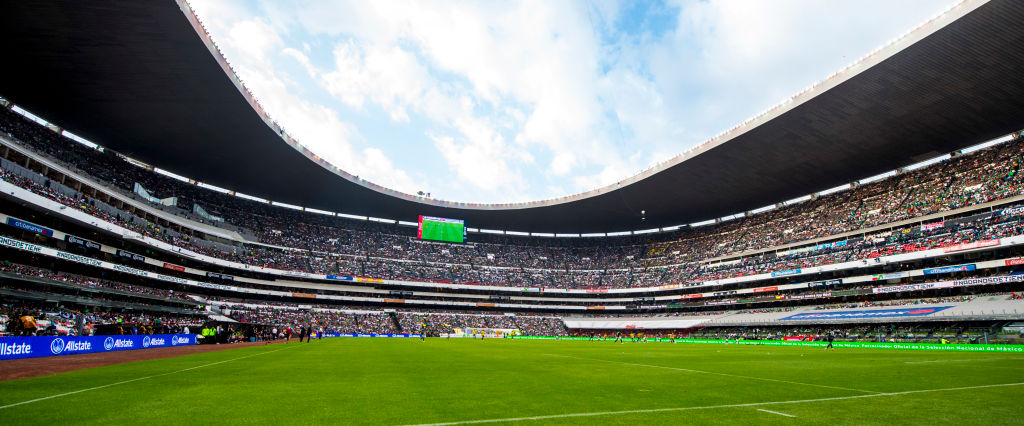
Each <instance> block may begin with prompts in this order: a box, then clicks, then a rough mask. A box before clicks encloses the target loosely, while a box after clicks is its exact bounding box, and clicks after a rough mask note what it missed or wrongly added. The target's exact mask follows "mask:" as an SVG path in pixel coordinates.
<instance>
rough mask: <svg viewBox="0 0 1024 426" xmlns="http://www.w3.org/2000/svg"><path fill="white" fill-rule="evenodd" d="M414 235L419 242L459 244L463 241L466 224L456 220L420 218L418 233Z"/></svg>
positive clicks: (430, 217)
mask: <svg viewBox="0 0 1024 426" xmlns="http://www.w3.org/2000/svg"><path fill="white" fill-rule="evenodd" d="M416 235H417V236H418V237H419V238H420V239H421V240H434V241H447V242H450V243H461V242H463V241H464V240H465V236H466V223H465V222H463V221H461V220H458V219H445V218H443V217H432V216H420V224H419V231H418V232H417V233H416Z"/></svg>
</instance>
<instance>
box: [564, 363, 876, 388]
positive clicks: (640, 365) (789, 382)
mask: <svg viewBox="0 0 1024 426" xmlns="http://www.w3.org/2000/svg"><path fill="white" fill-rule="evenodd" d="M545 355H550V356H558V357H564V358H576V359H583V360H588V361H599V362H608V363H612V364H622V365H632V366H634V367H647V368H660V369H663V370H673V371H685V372H688V373H699V374H712V375H716V376H725V377H736V378H740V379H749V380H762V381H766V382H777V383H787V384H791V385H801V386H814V387H819V388H827V389H839V390H845V391H854V392H860V393H880V392H875V391H869V390H864V389H853V388H844V387H842V386H829V385H819V384H814V383H804V382H794V381H791V380H782V379H770V378H767V377H754V376H743V375H739V374H729V373H717V372H714V371H704V370H693V369H689V368H678V367H665V366H663V365H651V364H636V363H632V362H622V361H612V360H607V359H597V358H583V357H578V356H569V355H552V354H545Z"/></svg>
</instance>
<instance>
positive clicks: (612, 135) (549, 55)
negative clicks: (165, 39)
mask: <svg viewBox="0 0 1024 426" xmlns="http://www.w3.org/2000/svg"><path fill="white" fill-rule="evenodd" d="M194 1H195V2H196V3H198V4H196V5H194V6H196V9H197V10H199V11H200V12H201V14H202V15H204V17H205V18H207V19H205V21H206V22H208V24H209V23H210V21H213V25H212V27H213V29H214V30H215V31H214V36H215V40H221V39H222V38H221V37H223V40H224V43H225V47H226V50H227V51H228V57H229V58H230V59H231V60H232V61H238V62H239V63H240V64H243V65H245V66H246V67H245V69H246V72H245V73H243V74H244V75H243V78H244V79H245V80H246V82H247V83H251V84H249V86H250V88H251V89H253V91H254V93H256V94H257V95H258V96H259V97H260V98H261V99H262V100H263V101H264V104H265V106H266V107H267V110H268V111H270V112H271V113H272V114H273V115H274V117H276V118H278V119H279V121H281V122H282V124H284V125H285V126H286V128H288V130H289V132H291V133H292V134H293V135H296V136H300V135H301V137H299V139H300V140H302V141H303V143H304V144H306V145H308V146H310V147H311V148H313V149H314V150H315V151H316V152H318V153H320V155H322V156H323V157H324V158H327V159H330V160H331V161H332V162H335V164H336V165H338V166H339V167H341V168H343V169H345V170H348V171H350V172H352V173H354V174H358V175H360V176H361V177H365V178H367V179H369V180H371V181H374V182H376V183H380V184H383V185H386V186H392V187H396V188H399V189H401V188H413V187H414V186H415V188H416V189H417V190H418V189H426V190H429V191H430V192H431V193H432V194H434V195H435V196H439V197H442V198H445V199H453V200H459V201H488V202H505V201H508V200H510V199H520V200H521V199H538V198H549V197H556V196H561V195H565V193H564V192H563V191H565V192H570V193H576V192H581V191H583V190H588V189H593V188H595V187H597V186H602V185H607V184H612V183H615V182H617V181H619V180H621V179H623V178H626V177H628V176H630V175H632V174H634V173H636V172H638V171H639V170H641V169H643V168H645V167H647V166H649V165H651V164H653V163H654V162H657V161H663V160H665V159H667V158H669V157H671V156H673V155H675V154H678V153H680V152H682V151H684V150H686V149H687V148H689V147H691V146H693V145H695V144H697V143H699V142H702V141H703V140H705V139H707V138H709V137H711V136H713V135H715V134H717V133H719V132H721V131H722V130H724V129H727V128H729V127H732V126H733V125H735V124H737V123H739V122H741V121H743V120H744V119H746V118H749V117H751V116H753V115H754V114H756V113H759V112H761V111H762V110H764V109H766V108H768V107H770V106H772V105H773V104H774V103H776V102H777V101H780V100H782V99H783V98H785V97H788V96H789V95H792V94H793V93H796V92H797V91H799V90H801V89H803V88H804V87H806V86H808V85H810V84H812V83H814V82H816V81H819V80H821V79H822V78H824V77H825V76H827V75H828V74H830V73H831V72H833V71H835V70H837V69H839V68H840V67H842V66H844V65H846V64H848V63H850V62H852V61H854V60H855V59H857V58H858V57H860V56H861V55H863V54H865V53H867V52H868V51H869V50H870V49H872V48H875V47H877V46H879V45H881V44H883V43H884V42H886V41H888V40H889V39H891V38H893V37H894V36H896V35H897V34H899V33H902V32H903V31H905V30H908V29H910V28H911V27H912V26H913V25H915V24H918V23H920V22H921V21H923V20H924V19H926V18H929V17H931V16H932V15H933V14H934V13H936V12H938V11H940V9H942V6H943V5H945V4H947V3H949V2H950V1H952V0H913V1H906V2H890V1H882V0H866V1H863V2H841V1H810V0H780V1H775V2H762V1H755V0H728V1H721V0H711V1H683V2H678V3H672V4H668V5H657V4H656V5H651V6H650V8H651V10H653V11H656V12H657V13H660V14H663V15H665V18H666V19H665V25H664V28H654V27H652V26H649V25H653V24H647V22H648V21H647V19H648V17H644V16H639V17H638V16H633V15H635V14H636V13H637V12H636V11H637V10H641V11H642V8H638V7H636V5H633V4H628V3H627V4H623V3H620V2H617V1H614V0H608V1H599V2H593V3H589V4H585V3H581V2H554V1H523V2H500V3H464V2H457V1H455V2H447V1H442V2H439V3H427V2H399V1H392V0H378V1H369V2H367V1H355V2H327V3H319V2H300V3H299V4H295V5H292V6H289V7H284V6H282V5H280V4H278V3H276V2H267V3H262V4H261V6H260V7H261V8H262V9H260V10H254V9H253V6H252V4H248V3H244V2H237V1H232V0H227V1H218V2H211V1H205V0H194ZM626 6H628V7H626ZM633 21H636V22H644V23H645V24H644V25H648V26H643V27H638V28H626V30H625V31H622V29H623V27H624V26H625V27H628V26H629V25H630V24H629V22H633ZM632 25H638V24H632ZM233 63H234V62H233ZM296 64H297V65H298V66H299V67H301V68H299V69H300V70H301V71H300V72H299V73H298V75H295V76H290V75H289V74H288V73H287V72H286V70H287V69H290V68H289V67H294V66H295V65H296ZM303 72H304V73H305V75H306V76H308V77H309V78H308V80H307V79H305V78H304V77H303V78H300V77H302V75H301V74H302V73H303ZM297 93H301V94H302V95H303V96H302V97H301V98H300V97H299V96H298V95H297ZM364 134H365V135H370V136H367V137H363V136H361V135H364ZM435 158H436V159H438V160H443V161H438V160H434V159H435ZM369 163H373V164H376V165H377V166H375V167H368V166H367V164H369ZM405 170H408V171H410V172H411V173H412V174H411V175H410V173H409V172H406V171H405ZM410 176H416V177H417V178H416V179H413V178H412V177H410ZM414 183H415V185H414Z"/></svg>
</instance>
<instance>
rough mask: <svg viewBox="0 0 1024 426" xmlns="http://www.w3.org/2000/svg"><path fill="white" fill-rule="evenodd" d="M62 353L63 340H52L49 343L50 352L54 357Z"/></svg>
mask: <svg viewBox="0 0 1024 426" xmlns="http://www.w3.org/2000/svg"><path fill="white" fill-rule="evenodd" d="M63 351H64V339H53V341H52V342H50V352H53V354H54V355H60V353H61V352H63Z"/></svg>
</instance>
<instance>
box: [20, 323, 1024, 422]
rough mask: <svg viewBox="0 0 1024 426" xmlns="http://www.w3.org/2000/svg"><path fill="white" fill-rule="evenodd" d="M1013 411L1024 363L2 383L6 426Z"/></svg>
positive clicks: (653, 359) (867, 359) (503, 358)
mask: <svg viewBox="0 0 1024 426" xmlns="http://www.w3.org/2000/svg"><path fill="white" fill-rule="evenodd" d="M75 391H81V392H76V393H71V394H67V393H69V392H75ZM61 394H64V395H61ZM55 395H59V396H55ZM33 400H35V401H34V402H28V403H23V404H19V405H14V404H18V403H22V402H25V401H33ZM1021 401H1024V355H1020V354H1007V353H968V352H933V351H898V350H870V349H840V350H836V351H831V352H825V351H823V350H821V349H819V348H799V347H767V346H741V345H706V344H675V345H673V344H669V343H626V344H617V343H612V342H587V341H527V340H517V341H507V340H487V341H480V340H467V339H452V340H444V339H428V340H427V341H426V342H420V341H419V340H418V339H395V338H390V339H389V338H335V339H325V340H322V341H313V342H312V343H308V344H307V343H301V344H299V343H295V342H292V343H289V344H287V345H284V344H276V345H269V346H262V347H249V348H239V349H233V350H227V351H218V352H209V353H203V354H196V355H189V356H182V357H178V358H170V359H162V360H152V361H140V362H134V363H127V364H121V365H113V366H108V367H101V368H94V369H87V370H79V371H74V372H69V373H63V374H58V375H53V376H46V377H38V378H33V379H24V380H14V381H7V382H0V407H2V408H0V419H2V422H3V423H4V424H12V425H13V424H44V425H53V424H66V423H74V424H78V423H93V424H97V423H102V424H225V423H227V424H237V423H258V424H422V423H445V422H463V421H473V420H498V421H497V422H496V423H534V424H536V423H540V424H691V423H699V424H729V425H732V424H776V423H778V424H822V423H829V424H858V425H859V424H925V423H942V424H979V425H992V424H1021V422H1022V421H1024V403H1022V402H1021ZM529 418H532V419H529ZM502 419H505V420H502Z"/></svg>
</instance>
